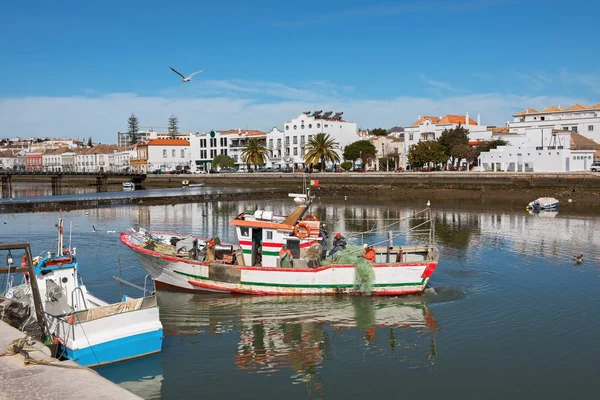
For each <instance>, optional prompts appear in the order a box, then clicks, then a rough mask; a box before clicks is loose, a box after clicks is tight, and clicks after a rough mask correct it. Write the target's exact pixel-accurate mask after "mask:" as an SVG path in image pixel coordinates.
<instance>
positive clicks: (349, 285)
mask: <svg viewBox="0 0 600 400" xmlns="http://www.w3.org/2000/svg"><path fill="white" fill-rule="evenodd" d="M240 283H241V284H243V285H254V286H271V287H273V286H279V287H291V288H314V289H337V288H340V289H341V288H352V287H354V284H353V283H344V284H339V285H327V284H318V283H317V284H301V283H300V284H298V283H266V282H244V281H242V282H240ZM424 283H425V279H423V280H421V282H409V283H374V284H373V287H394V286H420V285H423V284H424Z"/></svg>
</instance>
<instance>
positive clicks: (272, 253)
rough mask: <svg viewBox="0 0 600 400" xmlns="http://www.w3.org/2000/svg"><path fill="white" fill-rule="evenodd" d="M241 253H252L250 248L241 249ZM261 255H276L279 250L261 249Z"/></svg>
mask: <svg viewBox="0 0 600 400" xmlns="http://www.w3.org/2000/svg"><path fill="white" fill-rule="evenodd" d="M242 253H244V254H252V250H246V249H242ZM262 255H263V256H278V255H279V252H278V251H265V250H263V252H262Z"/></svg>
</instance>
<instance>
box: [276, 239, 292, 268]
mask: <svg viewBox="0 0 600 400" xmlns="http://www.w3.org/2000/svg"><path fill="white" fill-rule="evenodd" d="M279 259H280V261H281V263H280V265H281V268H292V252H291V251H290V249H288V248H287V245H285V244H284V245H283V247H282V248H281V250H279Z"/></svg>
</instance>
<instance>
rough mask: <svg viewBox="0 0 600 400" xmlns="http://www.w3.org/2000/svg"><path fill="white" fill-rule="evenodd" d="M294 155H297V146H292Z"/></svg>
mask: <svg viewBox="0 0 600 400" xmlns="http://www.w3.org/2000/svg"><path fill="white" fill-rule="evenodd" d="M294 155H295V156H297V155H298V148H297V147H294Z"/></svg>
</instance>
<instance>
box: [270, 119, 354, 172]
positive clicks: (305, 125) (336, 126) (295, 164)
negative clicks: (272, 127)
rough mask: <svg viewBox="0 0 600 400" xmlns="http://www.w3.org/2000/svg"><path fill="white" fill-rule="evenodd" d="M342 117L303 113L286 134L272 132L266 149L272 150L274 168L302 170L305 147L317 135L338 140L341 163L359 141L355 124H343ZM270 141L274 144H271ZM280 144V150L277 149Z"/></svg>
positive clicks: (288, 127)
mask: <svg viewBox="0 0 600 400" xmlns="http://www.w3.org/2000/svg"><path fill="white" fill-rule="evenodd" d="M342 114H343V113H341V112H338V113H333V112H332V111H328V112H325V113H323V112H322V111H315V112H313V113H310V112H304V113H302V114H300V116H298V117H297V118H293V119H291V120H289V121H287V122H285V124H284V127H283V132H280V131H279V130H278V132H274V131H271V133H272V136H271V134H270V135H267V148H268V149H269V150H273V153H272V154H273V158H272V161H271V162H272V164H273V165H275V166H281V167H292V168H302V167H303V166H304V146H305V145H306V143H308V140H309V139H310V138H311V137H312V136H313V135H316V134H317V133H328V134H329V135H331V137H332V138H334V139H335V141H336V142H337V143H338V145H339V146H338V148H337V149H335V151H336V153H338V155H339V156H340V159H342V153H343V149H344V147H345V146H347V145H349V144H350V143H352V142H355V141H357V140H359V137H358V136H357V134H356V123H354V122H348V121H345V120H343V119H342ZM279 139H281V142H279ZM271 140H273V141H272V142H271ZM279 143H281V146H279V147H278V145H279ZM280 151H281V153H280ZM277 157H278V158H277Z"/></svg>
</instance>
